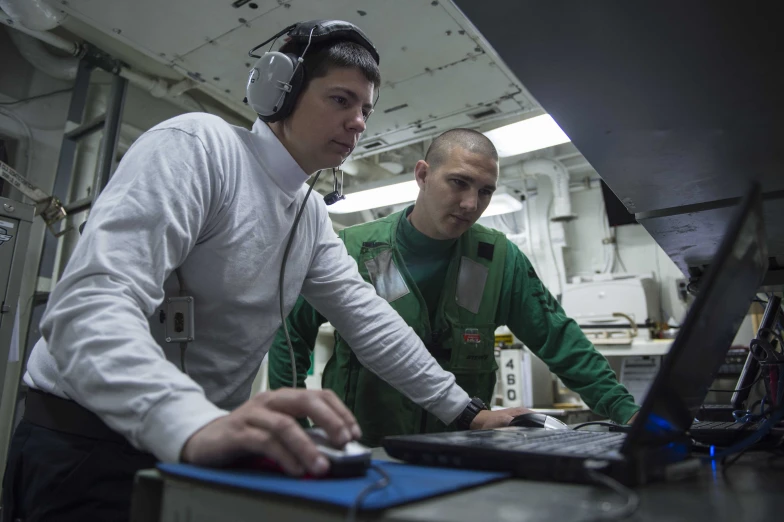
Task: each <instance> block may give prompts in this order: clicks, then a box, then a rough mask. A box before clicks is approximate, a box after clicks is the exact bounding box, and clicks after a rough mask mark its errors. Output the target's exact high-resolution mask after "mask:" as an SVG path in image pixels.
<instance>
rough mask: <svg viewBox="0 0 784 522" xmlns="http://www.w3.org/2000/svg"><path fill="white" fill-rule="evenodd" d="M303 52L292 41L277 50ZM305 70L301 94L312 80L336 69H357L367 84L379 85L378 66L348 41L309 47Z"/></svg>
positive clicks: (364, 51) (292, 52)
mask: <svg viewBox="0 0 784 522" xmlns="http://www.w3.org/2000/svg"><path fill="white" fill-rule="evenodd" d="M304 50H305V45H304V44H302V43H295V42H293V41H289V42H286V43H285V44H283V45H282V46H281V48H280V49H279V51H280V52H282V53H291V54H294V55H297V56H300V55H301V54H302V51H304ZM302 65H303V67H304V68H305V78H304V82H303V85H302V92H304V91H305V89H307V88H308V85H309V84H310V81H311V80H313V79H314V78H323V77H324V76H326V75H327V74H329V71H330V70H332V69H334V68H336V67H342V68H352V67H355V68H357V69H359V70H360V71H361V72H362V74H363V75H364V76H365V78H367V80H368V81H369V82H372V83H373V86H374V87H375V88H376V89H378V88H379V86H380V85H381V72H380V71H379V70H378V64H377V63H376V61H375V60H374V59H373V55H371V54H370V51H368V50H367V49H365V48H364V47H362V46H361V45H359V44H357V43H354V42H349V41H337V42H335V41H332V42H323V43H321V44H317V45H316V44H314V45H311V46H310V48H309V49H308V52H307V53H306V54H305V59H304V60H303V61H302Z"/></svg>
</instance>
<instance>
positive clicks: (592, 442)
mask: <svg viewBox="0 0 784 522" xmlns="http://www.w3.org/2000/svg"><path fill="white" fill-rule="evenodd" d="M625 438H626V434H624V433H607V432H590V431H570V430H547V431H544V432H539V433H536V434H535V435H533V436H532V433H531V432H530V431H523V432H517V431H514V430H508V431H507V430H487V431H477V432H469V433H468V434H465V435H461V436H460V437H454V438H451V439H450V440H449V442H450V443H456V444H460V445H464V446H473V447H488V448H493V449H501V450H508V451H526V452H536V453H560V454H568V455H575V456H578V455H600V454H604V453H608V452H611V451H617V450H620V448H621V445H622V444H623V441H624V439H625Z"/></svg>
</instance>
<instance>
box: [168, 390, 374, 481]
mask: <svg viewBox="0 0 784 522" xmlns="http://www.w3.org/2000/svg"><path fill="white" fill-rule="evenodd" d="M302 417H310V418H311V419H313V421H314V422H315V423H316V424H317V425H318V426H320V427H321V428H323V429H324V430H325V431H326V432H327V435H328V436H329V438H330V440H331V441H332V442H333V443H334V444H335V445H337V446H343V445H345V444H346V443H347V442H349V441H350V440H352V439H358V438H359V437H361V436H362V432H361V431H360V429H359V425H358V424H357V420H356V419H355V418H354V415H352V413H351V412H350V411H349V410H348V408H346V406H345V405H344V404H343V403H342V402H341V400H340V399H339V398H338V396H337V395H335V393H333V392H332V391H331V390H303V389H296V390H295V389H292V388H281V389H279V390H275V391H269V392H263V393H259V394H258V395H256V396H255V397H253V398H251V399H250V400H249V401H247V402H246V403H245V404H243V405H242V406H240V407H239V408H237V409H236V410H234V411H233V412H231V413H229V414H228V415H226V416H225V417H221V418H219V419H216V420H214V421H212V422H211V423H209V424H207V425H206V426H204V427H203V428H201V429H200V430H199V431H197V432H196V433H194V434H193V435H191V437H190V438H189V439H188V440H187V441H186V442H185V445H184V446H183V448H182V452H181V454H180V460H181V461H182V462H188V463H191V464H198V465H203V466H219V465H222V464H227V463H229V462H232V461H233V460H236V459H237V458H238V457H241V456H244V455H248V454H251V455H265V456H267V457H269V458H271V459H273V460H274V461H276V462H277V463H278V464H280V466H281V467H282V468H283V469H284V471H285V472H286V473H288V474H290V475H297V476H298V475H302V474H304V473H305V471H307V472H308V473H310V474H311V475H315V476H319V475H323V474H324V473H326V472H327V471H328V470H329V462H328V461H327V459H326V458H324V456H322V455H321V454H320V453H319V451H318V449H316V445H315V444H314V443H313V441H312V440H311V439H310V437H308V436H307V435H306V434H305V431H304V430H303V429H302V427H300V425H299V424H298V423H297V421H296V419H295V418H302Z"/></svg>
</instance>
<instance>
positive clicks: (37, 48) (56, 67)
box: [8, 31, 79, 80]
mask: <svg viewBox="0 0 784 522" xmlns="http://www.w3.org/2000/svg"><path fill="white" fill-rule="evenodd" d="M8 34H9V36H10V37H11V41H12V42H13V43H14V45H15V46H16V48H17V49H18V50H19V53H20V54H21V55H22V56H23V57H24V59H25V60H27V61H28V62H30V63H31V64H32V65H33V67H35V68H36V69H38V70H39V71H42V72H43V73H45V74H48V75H49V76H51V77H52V78H57V79H58V80H74V79H75V78H76V69H77V68H78V67H79V59H78V58H65V57H59V56H54V55H53V54H51V53H50V52H49V51H47V50H46V49H45V48H44V45H43V44H42V43H41V42H40V41H38V40H36V39H35V38H33V37H32V36H29V35H27V34H24V33H22V32H19V31H8Z"/></svg>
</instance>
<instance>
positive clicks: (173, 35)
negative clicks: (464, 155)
mask: <svg viewBox="0 0 784 522" xmlns="http://www.w3.org/2000/svg"><path fill="white" fill-rule="evenodd" d="M232 3H233V0H156V1H153V0H136V1H130V0H109V1H107V0H70V2H69V4H68V5H67V6H66V10H67V11H69V13H71V14H72V15H74V16H75V17H77V18H78V19H80V20H82V21H84V22H85V23H87V24H89V25H90V26H92V27H95V28H96V29H97V30H99V31H101V32H103V33H104V34H107V35H109V36H111V37H113V38H116V39H117V40H118V41H122V42H123V43H125V44H127V45H128V46H130V47H132V48H134V49H136V50H138V51H141V52H142V53H144V54H146V55H147V56H149V57H152V58H153V59H155V60H157V61H158V62H160V63H165V64H167V65H168V66H170V67H171V68H172V69H174V70H176V71H179V72H181V73H183V74H188V75H190V76H191V77H192V78H194V79H197V80H200V81H201V82H203V83H204V84H205V85H204V86H205V88H207V87H209V88H211V93H212V94H213V95H215V96H216V97H223V98H225V99H227V100H228V99H231V101H233V102H237V101H241V100H242V99H243V97H244V88H245V83H246V80H247V72H248V69H249V68H250V66H251V65H252V62H253V59H251V58H249V57H248V56H247V52H248V50H249V49H250V48H252V47H254V46H255V45H257V44H258V43H260V42H262V41H264V40H265V39H267V38H269V37H270V36H272V35H273V34H275V33H276V32H278V31H279V30H281V29H282V28H284V27H286V26H288V25H290V24H292V23H294V22H296V21H300V20H312V19H321V18H338V19H343V20H347V21H350V22H352V23H355V24H357V25H358V26H359V27H361V28H362V30H363V31H364V32H365V33H366V34H367V35H368V36H369V37H370V39H371V40H372V41H373V42H374V43H375V45H376V46H377V47H378V49H379V52H380V56H381V64H380V65H381V74H382V78H383V84H382V89H381V97H380V99H379V104H378V106H377V109H376V112H375V113H374V115H373V117H372V118H371V120H370V122H369V127H368V131H367V132H366V134H365V137H364V139H363V143H368V142H369V141H370V140H371V139H375V138H378V137H383V139H384V141H385V143H386V146H385V147H384V148H387V149H388V148H392V146H394V145H396V144H401V143H404V142H406V143H407V142H411V141H415V140H421V139H425V138H427V137H428V136H430V135H432V134H434V133H437V132H440V131H442V130H445V129H446V128H449V127H450V126H456V125H467V124H472V125H475V124H476V123H477V120H475V119H473V118H471V117H470V116H469V115H468V114H467V113H471V112H475V111H477V110H478V109H482V108H483V106H485V105H487V106H496V107H499V108H500V109H501V111H504V112H520V111H522V110H530V109H532V108H534V107H535V102H533V101H532V100H530V99H529V98H528V97H527V96H526V95H525V94H524V93H523V90H522V86H521V85H520V84H519V82H518V81H517V80H516V79H515V78H514V77H513V75H511V74H510V73H509V72H508V70H506V69H505V68H504V67H503V65H502V66H500V67H499V66H498V65H497V64H496V63H495V62H494V61H493V58H491V56H493V55H492V54H488V53H487V52H486V49H485V48H483V46H485V45H486V44H485V43H484V42H481V41H479V39H478V37H474V36H472V34H475V33H472V28H471V26H470V24H468V23H466V21H465V20H464V19H462V18H461V17H460V16H459V13H458V14H456V11H455V10H454V9H453V8H451V6H450V5H448V4H444V5H442V2H439V1H434V0H396V1H389V0H320V1H318V2H316V1H306V0H291V1H289V0H286V1H285V2H284V1H283V0H256V1H255V2H249V3H247V4H245V5H243V6H241V7H240V8H234V7H232ZM251 3H254V5H258V8H257V9H251V8H250V7H249V6H250V4H251ZM115 29H117V30H119V32H118V31H115ZM131 65H132V66H134V65H135V66H137V67H139V66H140V65H141V64H131ZM396 107H397V108H398V109H397V110H390V109H394V108H396ZM387 110H390V111H389V112H385V111H387ZM376 150H380V149H376ZM357 152H358V153H359V152H360V150H359V149H358V151H357ZM368 152H369V149H368ZM374 152H375V151H374Z"/></svg>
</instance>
